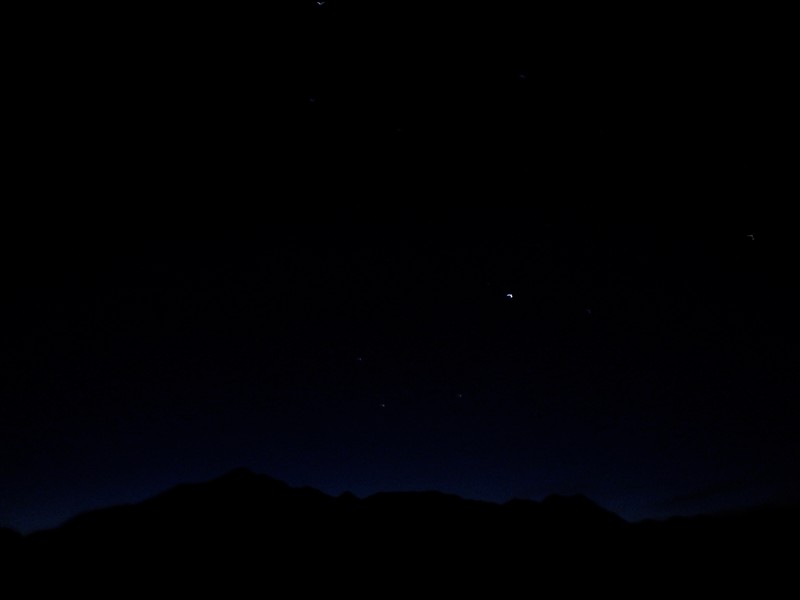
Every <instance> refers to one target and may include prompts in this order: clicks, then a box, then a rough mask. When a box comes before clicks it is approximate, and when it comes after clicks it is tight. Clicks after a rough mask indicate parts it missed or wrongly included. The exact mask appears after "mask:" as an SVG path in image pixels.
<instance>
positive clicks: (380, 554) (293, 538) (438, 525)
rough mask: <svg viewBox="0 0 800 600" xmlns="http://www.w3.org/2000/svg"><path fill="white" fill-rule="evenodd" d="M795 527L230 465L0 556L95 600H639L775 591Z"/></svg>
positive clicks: (752, 518)
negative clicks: (166, 598)
mask: <svg viewBox="0 0 800 600" xmlns="http://www.w3.org/2000/svg"><path fill="white" fill-rule="evenodd" d="M799 532H800V511H798V510H797V508H796V507H783V508H772V509H759V510H754V511H748V512H744V513H739V514H729V515H723V516H717V517H698V518H680V519H669V520H666V521H660V522H657V521H647V522H642V523H628V522H626V521H625V520H624V519H622V518H620V517H619V516H617V515H615V514H614V513H612V512H609V511H607V510H605V509H603V508H602V507H600V506H598V505H597V504H595V503H594V502H592V501H591V500H589V499H588V498H586V497H584V496H558V495H555V496H549V497H547V498H546V499H544V500H543V501H541V502H536V501H531V500H512V501H510V502H507V503H505V504H502V505H501V504H494V503H490V502H482V501H475V500H465V499H462V498H460V497H458V496H455V495H451V494H444V493H439V492H397V493H378V494H375V495H372V496H369V497H367V498H364V499H360V498H357V497H356V496H354V495H352V494H342V495H341V496H339V497H333V496H330V495H327V494H325V493H323V492H320V491H318V490H315V489H313V488H309V487H302V488H295V487H291V486H289V485H287V484H286V483H283V482H281V481H278V480H276V479H273V478H271V477H268V476H266V475H260V474H255V473H252V472H251V471H248V470H245V469H237V470H235V471H232V472H230V473H227V474H225V475H223V476H222V477H219V478H217V479H214V480H212V481H209V482H205V483H193V484H182V485H178V486H176V487H174V488H172V489H169V490H167V491H165V492H163V493H161V494H159V495H157V496H155V497H153V498H150V499H148V500H145V501H143V502H140V503H138V504H131V505H124V506H115V507H110V508H106V509H102V510H95V511H91V512H87V513H84V514H81V515H78V516H76V517H74V518H72V519H70V520H68V521H67V522H65V523H64V524H63V525H61V526H60V527H58V528H55V529H51V530H46V531H40V532H35V533H33V534H30V535H27V536H20V535H19V534H17V533H15V532H12V531H10V530H4V529H0V556H2V557H3V560H4V563H5V564H6V565H9V566H10V567H11V568H10V569H9V572H10V573H13V575H14V576H15V577H21V578H22V582H27V585H28V586H30V588H31V589H32V590H34V591H42V592H54V591H60V592H63V591H64V590H65V589H68V588H70V587H72V586H79V588H80V589H81V590H83V591H85V592H87V593H94V592H96V593H98V594H102V592H103V590H109V589H117V588H119V586H120V585H121V584H122V582H125V587H126V589H129V590H130V591H133V590H137V591H141V592H146V591H148V590H149V591H152V589H153V587H152V586H154V585H157V586H159V589H161V590H163V591H164V592H167V591H173V592H176V593H201V592H202V593H210V592H212V591H214V592H218V593H224V594H226V595H233V596H234V597H235V596H237V595H239V594H242V595H243V594H245V593H248V590H253V589H256V590H258V589H268V590H272V592H273V593H278V590H281V589H285V586H290V587H291V588H292V589H295V590H297V591H301V590H302V591H303V592H306V593H326V592H327V593H331V592H332V591H334V590H348V591H349V592H350V593H353V594H356V595H365V596H366V595H374V594H382V593H387V592H390V591H397V592H401V591H403V592H405V593H422V591H425V592H430V593H466V592H469V591H472V592H474V593H485V594H493V595H497V594H501V595H506V594H510V593H514V591H515V590H520V589H523V587H524V586H526V585H527V586H532V585H534V584H535V585H536V586H553V585H555V586H562V587H561V589H563V590H572V591H576V592H589V591H596V590H599V589H613V590H615V591H616V592H618V593H620V594H623V595H630V596H631V597H633V595H635V594H636V593H640V594H641V593H644V592H642V590H641V589H640V588H638V587H637V585H638V584H637V581H639V580H640V579H644V580H647V581H649V582H650V583H649V584H648V585H653V582H656V581H657V582H659V584H658V585H659V589H662V590H672V591H674V592H675V593H678V592H679V591H680V590H681V589H682V588H681V586H684V585H689V582H692V585H694V586H705V589H707V590H708V591H716V592H718V591H720V590H721V589H724V588H726V587H727V585H728V584H729V583H730V584H731V585H733V582H737V583H736V586H743V585H746V584H748V583H749V584H751V585H761V586H763V585H766V583H767V582H768V583H769V584H770V585H772V584H776V582H779V581H781V578H782V577H788V574H789V573H791V572H792V567H791V564H792V562H791V554H790V553H788V554H787V552H786V551H784V550H783V546H781V544H784V543H785V544H787V545H786V546H785V547H786V548H789V549H791V548H792V547H793V546H792V544H793V542H794V540H795V539H796V536H797V533H799ZM43 574H47V576H46V577H45V576H43ZM521 586H523V587H521ZM537 589H538V588H537ZM543 589H544V588H543ZM698 589H699V588H698ZM737 589H744V588H741V587H737Z"/></svg>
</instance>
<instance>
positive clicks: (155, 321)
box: [0, 0, 800, 532]
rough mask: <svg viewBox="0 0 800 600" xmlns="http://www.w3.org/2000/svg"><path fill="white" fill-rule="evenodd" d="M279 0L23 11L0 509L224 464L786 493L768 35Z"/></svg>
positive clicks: (46, 511) (695, 498) (793, 360)
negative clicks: (130, 10) (266, 4)
mask: <svg viewBox="0 0 800 600" xmlns="http://www.w3.org/2000/svg"><path fill="white" fill-rule="evenodd" d="M277 4H278V5H279V6H278V7H277V8H271V9H268V11H267V14H265V15H261V17H260V19H255V17H254V15H245V14H236V15H234V14H226V15H211V14H203V15H200V14H193V15H186V14H169V15H166V14H161V15H158V18H155V17H154V16H153V15H119V14H117V15H110V14H109V15H105V16H103V15H101V16H97V15H94V18H95V19H104V20H102V23H103V26H102V27H95V26H89V25H86V23H87V22H88V21H84V20H83V19H81V18H80V16H76V15H70V16H71V18H72V19H73V20H74V21H76V22H78V23H81V24H82V25H81V26H80V27H77V26H76V27H75V28H67V29H63V28H62V27H61V25H60V23H61V21H60V17H59V15H49V16H47V17H45V16H43V15H36V16H35V18H28V19H27V20H24V21H21V23H20V29H21V30H22V31H24V32H25V33H24V34H23V35H22V36H21V41H20V43H19V44H18V47H17V57H18V59H17V60H18V65H19V69H18V71H19V73H18V75H19V81H20V83H19V85H17V86H16V88H15V91H14V93H13V99H14V100H16V101H17V104H16V105H15V109H13V110H7V111H6V113H5V118H6V120H7V122H8V123H9V124H10V125H11V126H12V127H13V128H14V129H15V131H17V130H18V131H19V135H18V136H16V137H14V138H13V140H14V141H13V143H14V144H15V145H14V150H15V152H14V156H13V158H12V159H11V160H10V161H9V162H8V164H7V167H10V168H9V171H10V172H12V173H13V174H14V176H15V177H16V178H18V181H15V182H14V183H15V184H16V183H19V185H13V186H9V188H8V189H15V190H16V191H15V192H14V194H15V201H14V202H11V203H10V206H9V208H8V209H6V212H5V216H4V217H3V219H2V229H3V234H2V239H1V240H0V249H1V250H2V270H3V275H2V278H3V279H2V281H3V288H4V291H3V295H2V298H0V308H2V312H0V324H1V325H2V337H0V360H1V361H2V364H1V366H0V375H1V377H0V525H4V526H10V527H14V528H17V529H19V530H21V531H25V532H27V531H31V530H34V529H38V528H43V527H50V526H54V525H57V524H58V523H60V522H62V521H63V520H64V519H66V518H68V517H70V516H72V515H74V514H76V513H77V512H79V511H82V510H86V509H89V508H96V507H101V506H106V505H109V504H113V503H120V502H131V501H137V500H140V499H144V498H145V497H147V496H149V495H152V494H154V493H156V492H159V491H161V490H163V489H164V488H167V487H169V486H172V485H174V484H177V483H180V482H184V481H198V480H204V479H209V478H212V477H215V476H218V475H220V474H222V473H224V472H225V471H227V470H229V469H232V468H235V467H240V466H244V467H249V468H251V469H253V470H254V471H258V472H263V473H267V474H269V475H271V476H273V477H276V478H279V479H283V480H285V481H287V482H288V483H290V484H292V485H310V486H313V487H317V488H319V489H321V490H323V491H325V492H329V493H333V494H339V493H341V492H344V491H348V490H349V491H352V492H354V493H355V494H357V495H367V494H370V493H373V492H377V491H394V490H420V489H438V490H441V491H446V492H453V493H457V494H460V495H462V496H465V497H469V498H478V499H487V500H493V501H505V500H508V499H510V498H512V497H520V498H532V499H541V498H543V497H544V496H546V495H548V494H551V493H583V494H586V495H587V496H589V497H591V498H592V499H594V500H595V501H597V502H598V503H600V504H602V505H603V506H605V507H606V508H608V509H611V510H613V511H616V512H618V513H619V514H620V515H622V516H623V517H625V518H627V519H631V520H636V519H641V518H646V517H664V516H668V515H673V514H695V513H699V512H703V511H713V510H722V509H729V508H737V507H742V506H748V505H752V504H759V503H764V502H782V501H791V500H797V499H798V497H800V483H799V482H798V477H797V464H798V463H799V462H800V441H798V439H800V436H798V435H797V432H798V427H800V410H799V409H798V405H797V399H798V398H800V381H799V380H798V369H797V368H796V364H797V363H798V359H800V351H798V341H800V337H799V335H800V319H799V318H798V316H797V307H798V301H800V284H799V283H798V278H797V276H796V271H797V269H796V264H795V262H794V260H793V257H794V256H796V255H797V254H798V252H797V247H796V246H797V243H796V240H797V235H796V232H794V231H792V229H791V227H790V226H789V225H790V224H789V223H787V222H786V221H788V217H783V216H782V212H781V211H779V210H769V207H771V206H772V203H774V201H775V200H776V199H781V198H783V199H784V200H785V199H788V198H790V197H792V194H791V193H788V191H787V190H788V189H791V188H790V187H788V186H787V183H786V182H787V181H788V177H786V175H785V174H784V172H785V170H786V166H787V165H788V159H787V158H786V156H785V155H784V153H783V151H782V149H781V148H782V144H783V143H784V141H785V139H786V138H787V136H789V135H790V134H791V133H792V132H793V131H795V130H796V125H794V124H793V123H792V122H790V121H789V120H788V117H786V116H785V115H786V112H785V111H786V107H788V106H790V104H791V102H790V99H789V97H788V89H789V86H788V83H787V82H786V81H784V77H783V76H782V75H781V73H782V72H783V71H782V66H781V65H782V63H781V57H782V56H784V54H783V53H782V50H781V48H780V44H781V43H782V40H783V38H781V36H780V35H766V34H760V37H758V38H757V39H756V37H754V36H755V34H754V33H753V32H754V31H756V29H757V26H756V25H755V24H751V25H749V27H750V28H751V29H748V30H747V31H749V32H750V33H751V34H753V35H744V34H743V33H742V32H743V30H742V29H741V28H738V29H737V28H736V27H734V26H733V25H731V24H727V25H726V24H721V22H720V21H719V20H716V21H715V20H711V21H708V20H703V19H702V18H699V17H698V18H697V19H692V20H691V21H690V22H688V21H687V22H683V21H681V27H680V28H679V29H676V28H675V27H673V26H672V25H670V24H669V23H666V22H665V21H663V22H662V21H658V23H660V24H659V25H656V24H654V23H655V22H654V21H652V20H648V19H646V18H645V16H642V20H641V21H640V22H638V25H637V26H636V27H629V26H623V25H620V24H619V23H620V22H619V21H618V20H617V19H616V18H615V17H614V15H604V19H605V20H604V21H602V23H603V24H604V26H603V27H599V26H597V23H598V21H597V20H596V18H595V17H597V15H585V14H584V15H581V16H577V15H564V14H561V15H555V14H551V13H547V14H545V13H543V12H539V13H537V14H522V13H519V14H517V13H513V12H507V13H504V12H502V11H500V10H499V9H497V10H496V11H495V12H493V13H491V14H489V15H487V14H484V13H480V12H476V13H474V14H473V13H466V12H465V11H459V17H463V18H464V22H462V21H458V20H457V19H454V18H453V17H452V13H451V12H448V11H442V12H440V13H432V12H424V11H419V10H415V9H411V8H407V9H401V8H399V6H400V5H396V4H393V3H386V4H384V5H382V8H381V9H380V10H378V9H376V8H374V7H373V8H371V9H369V8H365V6H363V5H358V6H356V5H355V4H353V3H346V2H337V1H336V0H329V1H327V2H324V3H318V2H316V1H314V2H296V3H287V4H286V5H285V6H284V4H283V3H277ZM290 4H291V6H290ZM373 4H374V3H373ZM465 10H466V9H465ZM31 19H32V20H31ZM94 22H96V21H92V23H94ZM626 23H629V21H626ZM670 23H671V24H674V23H673V22H672V21H670ZM615 24H616V25H615ZM740 25H741V23H740ZM793 128H794V129H793ZM781 219H783V220H784V222H783V223H780V221H781Z"/></svg>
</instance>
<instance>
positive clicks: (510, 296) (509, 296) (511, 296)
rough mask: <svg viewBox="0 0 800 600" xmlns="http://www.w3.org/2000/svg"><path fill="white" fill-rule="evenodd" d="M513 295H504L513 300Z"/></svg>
mask: <svg viewBox="0 0 800 600" xmlns="http://www.w3.org/2000/svg"><path fill="white" fill-rule="evenodd" d="M513 297H514V294H506V298H513Z"/></svg>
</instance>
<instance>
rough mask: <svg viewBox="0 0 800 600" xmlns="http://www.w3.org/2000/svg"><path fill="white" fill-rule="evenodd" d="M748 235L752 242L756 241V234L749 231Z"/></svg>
mask: <svg viewBox="0 0 800 600" xmlns="http://www.w3.org/2000/svg"><path fill="white" fill-rule="evenodd" d="M747 237H749V238H750V241H751V242H755V241H756V236H755V235H753V234H752V233H749V234H747Z"/></svg>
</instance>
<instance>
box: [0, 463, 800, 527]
mask: <svg viewBox="0 0 800 600" xmlns="http://www.w3.org/2000/svg"><path fill="white" fill-rule="evenodd" d="M235 477H251V478H258V479H260V480H262V481H267V480H269V481H271V482H273V483H275V484H278V485H281V486H285V487H286V488H287V489H290V490H310V491H313V492H316V493H319V494H322V495H324V496H327V497H329V498H332V499H339V498H347V497H350V498H353V499H355V500H358V501H364V500H367V499H369V498H373V497H376V496H387V495H391V496H400V495H413V494H435V495H438V496H443V497H450V498H456V499H458V500H461V501H464V502H471V503H477V504H484V505H493V506H498V507H500V506H507V505H509V504H515V503H526V504H529V505H541V504H547V503H551V502H554V501H559V500H574V499H577V500H580V501H583V502H588V503H590V504H592V505H594V506H595V507H597V508H599V509H601V510H603V511H605V512H607V513H609V514H610V515H614V516H615V517H617V518H618V519H620V520H621V521H623V522H624V523H626V524H631V525H635V524H646V523H666V522H670V521H675V520H690V519H702V518H708V517H731V516H739V515H745V514H749V513H753V512H757V511H761V510H765V509H770V508H784V507H794V506H796V507H798V508H800V502H798V501H791V500H787V501H777V500H776V501H767V502H762V503H757V504H752V505H747V506H742V507H737V508H727V509H725V508H723V509H718V510H714V511H705V512H702V511H701V512H697V513H691V514H674V515H668V516H664V517H645V518H641V519H637V520H628V519H626V518H624V517H623V516H622V515H620V514H618V513H617V512H615V511H612V510H610V509H607V508H606V507H605V506H603V505H601V504H599V503H597V502H595V501H594V500H593V499H592V498H590V497H589V496H587V495H585V494H583V493H575V494H562V493H552V494H548V495H546V496H544V497H543V498H542V499H541V500H533V499H530V498H520V497H513V498H509V499H508V500H506V501H504V502H499V501H494V500H482V499H477V498H468V497H465V496H462V495H460V494H456V493H452V492H443V491H440V490H435V489H419V490H396V491H391V490H390V491H378V492H374V493H371V494H369V495H367V496H358V495H356V494H355V493H353V492H351V491H344V492H341V493H340V494H338V495H334V494H329V493H327V492H324V491H322V490H320V489H318V488H315V487H313V486H309V485H299V486H295V485H290V484H289V483H287V482H285V481H282V480H280V479H277V478H275V477H272V476H271V475H268V474H266V473H258V472H255V471H253V470H252V469H250V468H247V467H235V468H233V469H229V470H227V471H225V472H224V473H222V474H221V475H219V476H217V477H214V478H211V479H207V480H203V481H184V482H180V483H176V484H174V485H172V486H170V487H167V488H165V489H163V490H162V491H160V492H156V493H155V494H151V495H149V496H147V497H146V498H143V499H141V500H138V501H135V502H123V503H116V504H110V505H107V506H102V507H97V508H91V509H87V510H83V511H79V512H77V513H75V514H73V515H72V516H70V517H67V518H66V519H64V520H63V521H61V522H60V523H59V524H57V525H54V526H52V527H43V528H40V529H33V530H31V531H27V532H22V531H20V530H18V529H16V528H14V527H9V526H5V525H3V524H2V523H0V531H5V532H12V533H13V534H16V535H19V536H21V537H28V536H33V535H35V534H39V533H43V532H49V531H56V530H58V529H60V528H62V527H63V526H65V525H67V524H68V523H70V522H71V521H73V520H75V519H78V518H79V517H82V516H83V515H89V514H92V513H97V512H103V511H106V510H113V509H115V508H120V507H128V506H137V505H139V504H142V503H145V502H148V501H151V500H156V499H158V498H159V497H161V496H163V495H165V494H168V493H169V492H171V491H173V490H176V489H179V488H182V487H191V486H202V485H210V484H214V483H218V482H224V481H226V480H230V479H232V478H235Z"/></svg>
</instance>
